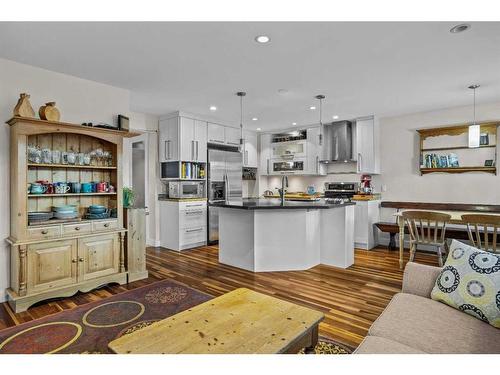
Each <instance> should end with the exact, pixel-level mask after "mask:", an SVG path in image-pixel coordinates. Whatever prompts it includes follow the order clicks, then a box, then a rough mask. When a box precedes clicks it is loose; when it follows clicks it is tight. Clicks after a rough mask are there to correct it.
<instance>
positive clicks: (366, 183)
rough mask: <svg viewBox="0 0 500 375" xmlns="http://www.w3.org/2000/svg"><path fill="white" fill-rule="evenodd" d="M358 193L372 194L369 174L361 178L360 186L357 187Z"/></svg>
mask: <svg viewBox="0 0 500 375" xmlns="http://www.w3.org/2000/svg"><path fill="white" fill-rule="evenodd" d="M359 193H360V194H372V193H373V187H372V176H370V175H369V174H364V175H362V176H361V184H360V186H359Z"/></svg>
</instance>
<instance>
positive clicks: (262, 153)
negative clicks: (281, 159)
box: [259, 134, 272, 175]
mask: <svg viewBox="0 0 500 375" xmlns="http://www.w3.org/2000/svg"><path fill="white" fill-rule="evenodd" d="M271 138H272V135H271V134H261V135H260V136H259V174H261V175H269V174H270V172H271V169H270V168H271V165H270V163H271V160H270V159H271Z"/></svg>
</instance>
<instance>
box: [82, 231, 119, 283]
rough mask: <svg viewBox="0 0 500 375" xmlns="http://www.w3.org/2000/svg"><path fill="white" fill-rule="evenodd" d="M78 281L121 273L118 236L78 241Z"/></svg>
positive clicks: (104, 236)
mask: <svg viewBox="0 0 500 375" xmlns="http://www.w3.org/2000/svg"><path fill="white" fill-rule="evenodd" d="M78 265H79V269H78V279H79V281H87V280H91V279H95V278H98V277H102V276H107V275H111V274H113V273H118V272H119V267H120V246H119V240H118V235H116V234H109V235H103V236H97V237H87V238H80V239H79V240H78Z"/></svg>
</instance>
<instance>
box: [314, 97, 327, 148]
mask: <svg viewBox="0 0 500 375" xmlns="http://www.w3.org/2000/svg"><path fill="white" fill-rule="evenodd" d="M315 98H316V99H318V100H319V145H320V146H322V145H323V99H325V96H324V95H316V96H315Z"/></svg>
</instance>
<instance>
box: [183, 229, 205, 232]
mask: <svg viewBox="0 0 500 375" xmlns="http://www.w3.org/2000/svg"><path fill="white" fill-rule="evenodd" d="M202 230H203V228H198V229H188V230H186V233H192V232H200V231H202Z"/></svg>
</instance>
